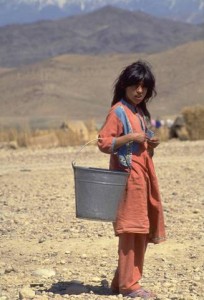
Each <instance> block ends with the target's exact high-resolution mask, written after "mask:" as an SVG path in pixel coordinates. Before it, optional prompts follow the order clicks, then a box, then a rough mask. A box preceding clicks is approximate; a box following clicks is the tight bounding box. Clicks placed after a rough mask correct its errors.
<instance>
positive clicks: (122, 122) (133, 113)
mask: <svg viewBox="0 0 204 300" xmlns="http://www.w3.org/2000/svg"><path fill="white" fill-rule="evenodd" d="M155 94H156V91H155V78H154V75H153V73H152V71H151V68H150V66H149V65H148V64H147V63H145V62H143V61H137V62H135V63H133V64H131V65H129V66H127V67H126V68H125V69H124V70H123V71H122V72H121V74H120V75H119V77H118V79H117V81H116V83H115V86H114V95H113V100H112V107H111V109H110V111H109V113H108V116H107V118H106V121H105V123H104V125H103V127H102V128H101V130H100V131H99V140H98V146H99V149H100V150H101V151H102V152H105V153H109V154H111V156H110V169H112V170H120V171H125V172H130V175H129V177H128V182H127V186H126V190H125V194H124V198H123V199H122V201H121V202H120V205H119V208H118V211H117V217H116V222H114V230H115V234H116V235H117V236H118V237H119V249H118V254H119V259H118V267H117V270H116V272H115V276H114V278H113V280H112V284H111V288H112V291H113V292H114V293H121V294H122V295H124V296H128V297H130V298H137V297H141V298H143V299H150V298H151V299H154V298H155V295H154V294H153V293H152V292H150V291H147V290H145V289H144V288H143V287H141V286H140V284H139V280H140V279H141V277H142V271H143V263H144V256H145V251H146V247H147V244H148V243H154V244H158V243H160V242H163V241H164V240H165V228H164V219H163V209H162V204H161V199H160V193H159V188H158V183H157V177H156V174H155V170H154V165H153V161H152V155H151V153H152V149H154V148H155V147H157V146H158V144H159V140H158V139H157V138H156V137H153V136H152V135H153V132H151V131H150V130H148V129H147V123H150V119H151V118H150V113H149V111H148V109H147V105H146V104H147V103H148V101H149V99H150V98H152V97H153V96H155ZM155 280H156V279H155Z"/></svg>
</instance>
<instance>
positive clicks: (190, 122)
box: [182, 106, 204, 141]
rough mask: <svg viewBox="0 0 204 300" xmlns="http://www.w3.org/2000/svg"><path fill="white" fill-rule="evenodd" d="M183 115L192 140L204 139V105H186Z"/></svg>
mask: <svg viewBox="0 0 204 300" xmlns="http://www.w3.org/2000/svg"><path fill="white" fill-rule="evenodd" d="M182 115H183V117H184V121H185V124H186V129H187V131H188V134H189V138H190V140H194V141H195V140H203V139H204V121H203V120H204V106H194V107H185V108H184V109H183V110H182Z"/></svg>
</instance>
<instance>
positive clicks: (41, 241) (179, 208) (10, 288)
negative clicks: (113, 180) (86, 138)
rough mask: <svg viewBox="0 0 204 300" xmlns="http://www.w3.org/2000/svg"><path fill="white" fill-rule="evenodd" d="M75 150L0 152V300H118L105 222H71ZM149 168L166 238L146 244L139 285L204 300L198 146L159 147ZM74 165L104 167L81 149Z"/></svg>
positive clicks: (163, 295)
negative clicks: (112, 286) (113, 292)
mask: <svg viewBox="0 0 204 300" xmlns="http://www.w3.org/2000/svg"><path fill="white" fill-rule="evenodd" d="M78 149H79V148H71V147H70V148H57V149H50V150H28V149H17V150H6V149H1V150H0V300H15V299H35V300H37V299H39V300H48V299H57V300H60V299H82V300H83V299H86V300H88V299H90V300H96V299H97V300H105V299H107V300H108V299H110V300H111V299H122V298H123V297H122V295H111V293H110V290H109V289H108V284H109V283H110V281H111V278H112V276H113V273H114V270H115V268H116V265H117V238H116V237H114V234H113V230H112V224H111V223H110V222H101V221H88V220H82V219H76V217H75V200H74V180H73V170H72V167H71V161H72V160H73V159H74V158H75V154H76V151H77V150H78ZM154 161H155V167H156V171H157V175H158V178H159V184H160V190H161V194H162V198H163V205H164V212H165V219H166V230H167V235H168V240H167V241H166V242H165V243H162V244H160V245H149V247H148V250H147V254H146V261H145V269H144V277H143V280H142V285H143V286H145V287H147V288H149V289H151V290H153V291H154V292H156V293H157V295H158V299H172V300H173V299H185V300H190V299H192V300H194V299H204V298H203V297H204V290H203V287H204V272H203V268H204V265H203V253H204V249H203V246H204V235H203V228H204V227H203V212H204V208H203V205H204V188H203V182H204V168H203V166H204V141H197V142H178V141H170V142H167V143H162V144H161V145H160V146H159V148H158V149H157V151H156V154H155V157H154ZM77 163H78V164H79V165H84V166H94V167H95V166H98V167H107V165H108V156H107V155H105V154H102V153H99V151H98V149H97V148H96V147H94V146H92V147H86V148H85V149H84V150H83V151H82V152H81V153H80V154H79V155H78V156H77Z"/></svg>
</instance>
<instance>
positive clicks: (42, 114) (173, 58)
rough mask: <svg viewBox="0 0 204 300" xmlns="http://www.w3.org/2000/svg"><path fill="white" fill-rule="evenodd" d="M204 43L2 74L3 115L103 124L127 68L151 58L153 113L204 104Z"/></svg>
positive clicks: (61, 60) (67, 58)
mask: <svg viewBox="0 0 204 300" xmlns="http://www.w3.org/2000/svg"><path fill="white" fill-rule="evenodd" d="M203 49H204V41H198V42H193V43H188V44H185V45H182V46H179V47H177V48H175V49H172V50H169V51H166V52H163V53H159V54H152V55H144V54H130V55H127V54H122V55H103V56H102V55H101V56H82V55H63V56H59V57H56V58H53V59H50V60H47V61H45V62H43V63H38V64H35V65H30V66H26V67H22V68H18V69H15V70H11V71H10V72H6V73H2V74H0V118H1V120H2V119H5V118H12V120H15V119H16V118H31V119H33V120H35V119H36V120H39V119H45V118H49V119H53V120H54V119H58V120H60V121H61V120H62V119H63V120H64V119H89V118H95V119H96V120H97V121H99V122H101V121H102V120H103V119H104V117H105V115H106V113H107V110H108V108H109V106H110V102H111V95H112V84H113V81H114V80H115V79H116V77H117V76H118V73H119V72H120V71H121V69H122V68H123V67H124V66H125V65H127V64H129V63H131V62H133V61H135V60H137V59H139V58H143V59H146V60H148V61H149V62H150V63H151V64H152V65H153V67H154V71H155V74H156V77H157V86H158V96H157V98H156V99H155V100H154V101H153V102H152V103H151V105H150V109H151V112H152V115H153V117H157V116H159V117H163V116H166V115H174V114H178V113H179V112H180V110H181V108H182V107H184V106H186V105H195V104H199V103H200V104H201V103H204V98H203V97H204V96H203V95H204V77H203V74H204V64H203V59H204V53H203Z"/></svg>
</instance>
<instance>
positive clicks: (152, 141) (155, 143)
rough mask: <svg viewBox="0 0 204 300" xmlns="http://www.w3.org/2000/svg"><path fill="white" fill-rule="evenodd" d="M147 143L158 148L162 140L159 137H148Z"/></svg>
mask: <svg viewBox="0 0 204 300" xmlns="http://www.w3.org/2000/svg"><path fill="white" fill-rule="evenodd" d="M147 143H148V146H149V147H151V148H156V147H157V146H158V145H159V144H160V141H159V139H158V138H152V139H147Z"/></svg>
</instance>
